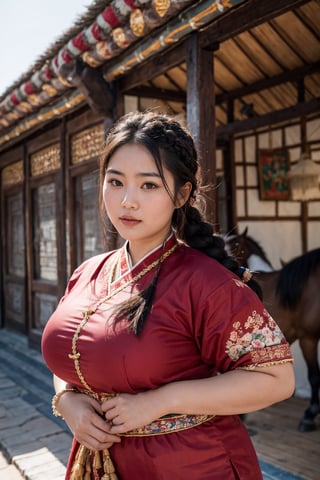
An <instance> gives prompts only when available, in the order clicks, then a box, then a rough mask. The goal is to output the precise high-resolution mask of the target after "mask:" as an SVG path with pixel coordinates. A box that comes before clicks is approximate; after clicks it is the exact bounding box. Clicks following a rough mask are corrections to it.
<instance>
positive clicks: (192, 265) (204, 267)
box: [177, 245, 238, 287]
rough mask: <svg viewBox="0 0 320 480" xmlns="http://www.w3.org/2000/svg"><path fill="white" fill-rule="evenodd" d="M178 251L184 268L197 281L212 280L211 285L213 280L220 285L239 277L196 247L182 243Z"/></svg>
mask: <svg viewBox="0 0 320 480" xmlns="http://www.w3.org/2000/svg"><path fill="white" fill-rule="evenodd" d="M177 253H178V255H179V257H180V263H181V266H182V268H183V269H184V270H185V272H187V273H188V274H189V275H190V278H194V279H196V280H197V281H201V282H204V283H206V282H207V281H210V284H211V285H212V282H213V283H214V284H216V286H217V287H218V286H219V285H221V284H222V283H224V282H227V281H228V280H230V279H232V278H238V277H235V275H234V273H232V272H231V271H230V270H228V269H227V268H225V267H224V266H223V265H222V264H221V263H219V262H218V261H217V260H215V259H214V258H211V257H209V256H208V255H206V254H205V253H202V252H200V251H199V250H197V249H195V248H192V247H188V246H187V245H181V247H180V248H179V249H178V252H177Z"/></svg>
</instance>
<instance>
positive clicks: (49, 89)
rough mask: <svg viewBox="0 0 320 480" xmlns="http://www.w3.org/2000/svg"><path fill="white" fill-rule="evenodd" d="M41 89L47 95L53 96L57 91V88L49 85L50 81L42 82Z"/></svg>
mask: <svg viewBox="0 0 320 480" xmlns="http://www.w3.org/2000/svg"><path fill="white" fill-rule="evenodd" d="M42 90H43V91H44V92H46V93H47V94H48V95H49V97H54V96H55V95H57V93H58V92H57V90H56V89H55V88H54V87H53V86H52V85H50V83H44V84H43V85H42Z"/></svg>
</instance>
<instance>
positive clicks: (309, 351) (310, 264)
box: [225, 230, 320, 432]
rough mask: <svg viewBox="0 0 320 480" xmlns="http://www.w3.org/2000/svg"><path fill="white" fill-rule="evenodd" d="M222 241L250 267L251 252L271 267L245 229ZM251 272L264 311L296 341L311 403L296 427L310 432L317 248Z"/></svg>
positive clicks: (317, 407)
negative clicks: (278, 265)
mask: <svg viewBox="0 0 320 480" xmlns="http://www.w3.org/2000/svg"><path fill="white" fill-rule="evenodd" d="M225 242H226V246H227V249H228V250H229V252H230V253H231V254H232V255H234V256H235V257H237V258H238V260H239V261H240V263H241V264H242V265H246V266H249V268H250V269H251V270H253V269H252V266H251V265H250V257H251V255H252V254H254V255H256V256H260V257H261V258H262V259H263V260H264V261H266V262H267V263H268V264H269V266H271V264H270V262H269V261H268V259H267V257H266V255H265V252H264V251H263V249H262V248H261V246H260V245H259V244H258V243H257V242H256V241H255V240H253V239H252V238H251V237H249V236H247V230H245V231H244V232H243V233H242V234H240V235H233V236H228V237H226V238H225ZM252 273H253V278H254V279H255V280H256V281H257V282H258V283H259V284H260V286H261V289H262V293H263V302H264V304H265V306H266V308H267V310H268V311H269V312H270V314H271V315H272V317H273V318H274V319H275V320H276V322H277V323H278V324H279V326H280V328H281V330H282V331H283V333H284V335H285V337H286V339H287V340H288V342H289V343H290V344H291V343H293V342H294V341H295V340H298V342H299V345H300V348H301V351H302V354H303V356H304V359H305V361H306V364H307V368H308V380H309V383H310V386H311V399H310V405H309V406H308V408H307V409H306V411H305V412H304V416H303V418H302V420H301V421H300V423H299V430H300V431H302V432H307V431H312V430H314V429H315V428H316V424H315V421H314V419H315V417H316V415H317V414H318V413H320V404H319V388H320V368H319V363H318V354H317V351H318V342H319V339H320V290H319V287H320V248H316V249H315V250H311V251H310V252H307V253H305V254H304V255H301V256H299V257H296V258H294V259H293V260H291V261H290V262H288V263H287V264H286V265H284V267H283V268H281V270H276V271H268V272H266V271H252Z"/></svg>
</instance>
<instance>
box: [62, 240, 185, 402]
mask: <svg viewBox="0 0 320 480" xmlns="http://www.w3.org/2000/svg"><path fill="white" fill-rule="evenodd" d="M177 247H178V244H177V243H176V244H175V245H173V247H171V248H170V249H169V250H168V251H167V252H165V253H163V254H162V255H161V256H160V258H159V259H157V260H155V261H154V262H152V263H150V265H148V266H147V267H145V268H144V269H143V270H141V272H140V273H138V274H137V275H135V276H134V277H133V278H132V279H131V280H129V281H128V282H126V283H124V284H123V285H120V286H119V287H118V288H116V289H115V290H113V291H112V292H111V283H112V281H113V279H114V274H115V271H116V268H117V266H118V260H119V258H118V255H116V256H115V260H114V262H113V264H112V266H111V268H110V274H109V278H108V282H107V284H108V293H107V295H106V296H105V297H103V298H101V299H100V300H99V301H98V302H97V303H96V304H95V305H93V306H91V307H89V308H88V309H87V310H84V311H83V312H82V317H83V318H82V320H81V322H80V323H79V325H78V327H77V329H76V331H75V333H74V335H73V337H72V344H71V345H72V347H71V352H72V353H69V354H68V357H69V358H70V360H73V361H74V368H75V370H76V372H77V375H78V378H79V380H80V382H81V383H82V385H83V387H84V388H85V390H86V391H87V393H89V394H90V395H92V396H93V397H94V398H96V399H99V396H98V394H97V393H96V392H95V391H94V390H92V388H91V387H90V385H89V384H88V383H87V382H86V380H85V378H84V376H83V374H82V372H81V369H80V356H81V354H80V352H78V348H77V342H78V339H79V336H80V333H81V330H82V328H83V327H84V326H85V325H86V323H87V322H88V320H89V319H90V317H91V315H92V314H93V313H95V312H96V311H97V309H98V308H99V307H100V305H102V304H103V303H105V302H107V301H108V300H110V298H112V297H113V296H114V295H116V294H117V293H119V292H121V291H122V290H123V289H124V288H126V287H127V286H128V285H131V284H132V283H135V282H137V281H138V280H140V278H142V277H143V276H144V275H146V273H148V272H150V270H152V269H153V268H154V267H156V266H157V265H159V264H161V263H162V262H163V261H164V260H165V259H166V258H168V257H169V256H170V255H171V254H172V253H173V252H174V251H175V249H176V248H177Z"/></svg>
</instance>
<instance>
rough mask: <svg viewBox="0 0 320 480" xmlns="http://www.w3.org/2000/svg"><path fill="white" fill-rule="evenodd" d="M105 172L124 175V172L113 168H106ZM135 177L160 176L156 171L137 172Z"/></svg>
mask: <svg viewBox="0 0 320 480" xmlns="http://www.w3.org/2000/svg"><path fill="white" fill-rule="evenodd" d="M106 173H108V174H113V175H121V176H124V173H122V172H120V171H119V170H116V169H114V168H108V169H107V171H106ZM137 177H157V178H160V174H159V173H158V172H140V173H138V174H137Z"/></svg>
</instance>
